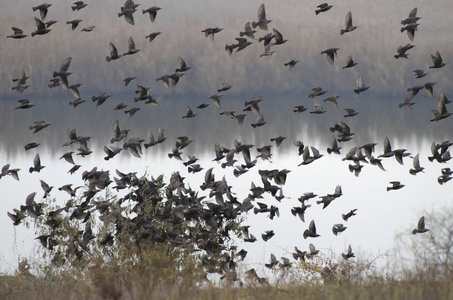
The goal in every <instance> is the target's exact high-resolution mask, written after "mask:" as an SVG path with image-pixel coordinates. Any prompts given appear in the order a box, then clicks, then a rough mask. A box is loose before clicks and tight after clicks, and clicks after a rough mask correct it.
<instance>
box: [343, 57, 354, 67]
mask: <svg viewBox="0 0 453 300" xmlns="http://www.w3.org/2000/svg"><path fill="white" fill-rule="evenodd" d="M355 65H357V63H356V62H355V61H354V60H353V59H352V55H349V56H348V58H346V65H345V66H344V67H342V69H347V68H352V67H354V66H355Z"/></svg>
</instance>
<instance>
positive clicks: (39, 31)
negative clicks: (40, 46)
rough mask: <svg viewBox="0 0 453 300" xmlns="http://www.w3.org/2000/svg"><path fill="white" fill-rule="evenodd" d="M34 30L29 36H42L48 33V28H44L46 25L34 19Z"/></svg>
mask: <svg viewBox="0 0 453 300" xmlns="http://www.w3.org/2000/svg"><path fill="white" fill-rule="evenodd" d="M35 24H36V30H35V31H33V32H32V33H31V36H32V37H33V36H35V35H44V34H46V33H49V32H50V29H49V28H46V24H44V22H43V21H41V20H40V19H38V18H36V17H35Z"/></svg>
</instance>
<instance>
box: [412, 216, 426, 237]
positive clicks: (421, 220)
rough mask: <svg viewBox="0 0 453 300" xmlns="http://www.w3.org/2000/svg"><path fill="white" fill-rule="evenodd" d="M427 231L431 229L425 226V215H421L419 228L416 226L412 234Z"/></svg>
mask: <svg viewBox="0 0 453 300" xmlns="http://www.w3.org/2000/svg"><path fill="white" fill-rule="evenodd" d="M427 231H429V229H426V228H425V217H421V218H420V219H419V220H418V223H417V228H415V229H414V230H412V234H417V233H424V232H427Z"/></svg>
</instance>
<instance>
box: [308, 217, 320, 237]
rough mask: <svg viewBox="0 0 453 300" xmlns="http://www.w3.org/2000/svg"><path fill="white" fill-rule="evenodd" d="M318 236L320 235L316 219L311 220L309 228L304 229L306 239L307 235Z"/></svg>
mask: <svg viewBox="0 0 453 300" xmlns="http://www.w3.org/2000/svg"><path fill="white" fill-rule="evenodd" d="M318 236H320V235H319V234H317V233H316V225H315V221H314V220H311V222H310V225H308V229H306V230H305V231H304V239H306V238H307V237H312V238H316V237H318Z"/></svg>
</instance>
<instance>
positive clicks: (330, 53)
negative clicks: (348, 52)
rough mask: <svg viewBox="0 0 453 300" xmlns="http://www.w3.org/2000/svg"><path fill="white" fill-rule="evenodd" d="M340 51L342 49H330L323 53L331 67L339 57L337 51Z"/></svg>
mask: <svg viewBox="0 0 453 300" xmlns="http://www.w3.org/2000/svg"><path fill="white" fill-rule="evenodd" d="M338 50H340V48H329V49H326V50H324V51H322V52H321V55H322V54H326V57H327V60H328V61H329V63H330V64H331V65H333V63H334V61H335V57H336V56H337V51H338Z"/></svg>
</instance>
